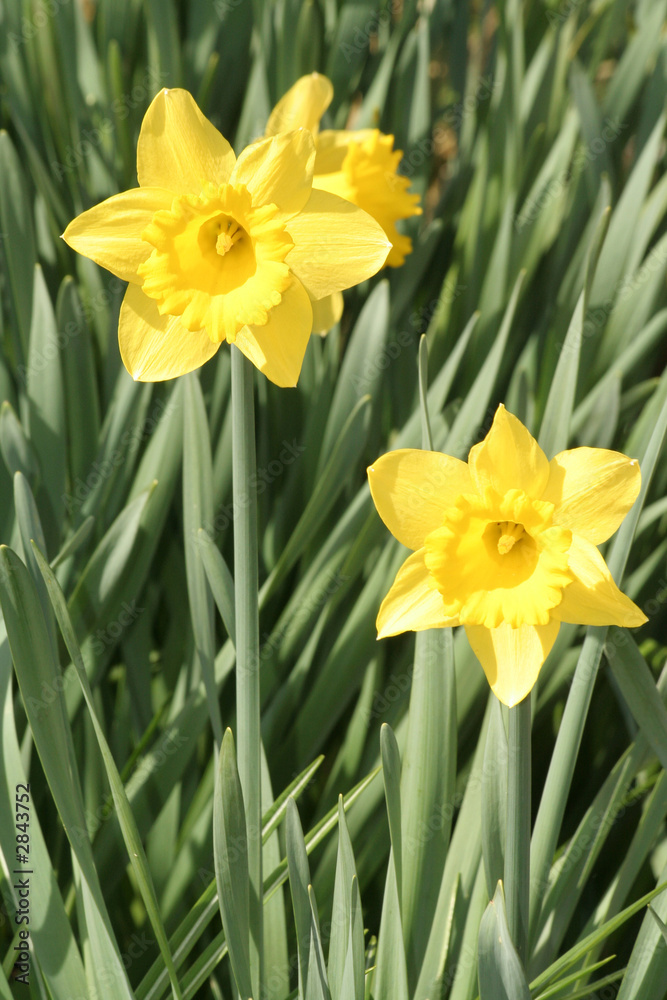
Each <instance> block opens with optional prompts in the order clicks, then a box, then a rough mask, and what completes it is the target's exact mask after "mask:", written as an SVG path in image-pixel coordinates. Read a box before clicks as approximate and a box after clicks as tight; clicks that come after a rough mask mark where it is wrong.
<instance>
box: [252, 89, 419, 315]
mask: <svg viewBox="0 0 667 1000" xmlns="http://www.w3.org/2000/svg"><path fill="white" fill-rule="evenodd" d="M332 98H333V87H332V85H331V82H330V81H329V80H328V79H327V77H326V76H321V75H320V74H319V73H311V74H309V75H308V76H302V77H301V79H300V80H297V82H296V83H295V84H294V86H293V87H291V88H290V89H289V90H288V91H287V93H286V94H285V96H284V97H282V98H281V100H280V101H279V102H278V104H277V105H276V106H275V108H274V109H273V111H272V112H271V117H270V118H269V123H268V125H267V129H266V135H278V134H279V133H280V132H284V131H286V130H289V129H294V128H298V127H299V126H302V127H303V128H307V129H308V130H309V131H310V132H312V134H313V136H314V137H315V150H316V153H315V173H314V177H313V187H315V188H317V189H318V190H320V191H328V192H329V193H331V194H336V195H339V196H340V197H341V198H345V199H346V201H350V202H352V203H353V204H354V205H358V206H359V208H363V210H364V211H365V212H368V214H369V215H372V216H373V218H374V219H376V220H377V222H379V223H380V225H381V226H382V228H383V229H384V231H385V233H386V235H387V238H388V239H389V240H390V241H391V244H392V248H391V250H390V252H389V256H388V257H387V260H386V262H385V263H386V264H387V265H388V266H389V267H400V266H401V264H403V262H404V261H405V257H406V255H407V254H409V253H410V252H411V250H412V241H411V240H410V238H409V237H408V236H404V235H403V234H402V233H399V231H398V230H397V228H396V223H397V221H398V220H399V219H408V218H410V217H411V216H413V215H419V214H420V213H421V208H419V204H418V202H419V195H416V194H410V193H409V192H408V188H409V186H410V181H409V179H408V178H407V177H403V176H401V174H399V173H397V170H398V165H399V163H400V162H401V157H402V156H403V154H402V152H401V151H400V150H394V148H393V145H394V137H393V135H384V134H383V133H382V132H380V131H378V129H360V130H359V131H356V132H354V131H347V130H342V129H335V130H329V131H322V132H320V130H319V128H320V119H321V117H322V115H323V114H324V112H325V111H326V109H327V108H328V107H329V104H330V103H331V100H332ZM342 311H343V299H342V296H341V295H340V294H338V295H334V296H331V297H327V299H326V300H321V301H320V302H319V303H318V304H317V305H316V307H315V310H314V314H315V315H314V327H313V328H314V330H315V331H316V332H318V333H323V332H326V331H327V330H328V329H330V328H331V327H332V326H333V324H334V323H335V322H337V321H338V320H339V319H340V316H341V314H342ZM327 324H328V325H327Z"/></svg>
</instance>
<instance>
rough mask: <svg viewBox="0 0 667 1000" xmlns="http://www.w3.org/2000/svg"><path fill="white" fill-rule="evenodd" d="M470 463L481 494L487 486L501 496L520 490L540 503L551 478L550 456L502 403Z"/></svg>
mask: <svg viewBox="0 0 667 1000" xmlns="http://www.w3.org/2000/svg"><path fill="white" fill-rule="evenodd" d="M468 464H469V465H470V474H471V475H472V477H473V479H474V481H475V485H476V487H477V490H478V491H479V492H480V493H483V491H484V489H485V487H488V486H490V487H491V488H492V489H494V490H495V491H496V493H500V494H501V495H502V494H503V493H506V492H507V491H508V490H511V489H517V490H523V492H524V493H526V494H527V495H528V496H529V497H531V498H532V499H534V500H539V499H540V498H541V497H542V492H543V490H544V488H545V486H546V485H547V481H548V479H549V460H548V459H547V456H546V455H545V454H544V452H543V451H542V449H541V448H540V446H539V445H538V443H537V441H536V440H535V438H534V437H533V436H532V434H531V433H530V431H528V430H527V429H526V428H525V427H524V425H523V424H522V423H521V421H520V420H518V419H517V418H516V417H515V416H514V415H513V414H512V413H508V412H507V410H506V409H505V407H504V406H503V405H502V403H501V405H500V406H499V407H498V409H497V410H496V414H495V416H494V418H493V424H492V426H491V430H490V431H489V433H488V434H487V435H486V437H485V438H484V440H483V441H482V442H481V444H476V445H475V446H474V447H473V448H472V449H471V450H470V454H469V456H468Z"/></svg>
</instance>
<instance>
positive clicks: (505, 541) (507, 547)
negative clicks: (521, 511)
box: [498, 521, 523, 556]
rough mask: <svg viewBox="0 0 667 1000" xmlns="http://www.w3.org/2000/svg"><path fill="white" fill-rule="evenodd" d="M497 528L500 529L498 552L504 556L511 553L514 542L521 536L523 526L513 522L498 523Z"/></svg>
mask: <svg viewBox="0 0 667 1000" xmlns="http://www.w3.org/2000/svg"><path fill="white" fill-rule="evenodd" d="M498 528H499V529H500V538H499V539H498V552H500V554H501V556H504V555H507V553H508V552H511V551H512V549H513V548H514V545H515V544H516V542H518V541H519V539H520V538H521V536H522V535H523V525H522V524H515V523H514V522H513V521H498Z"/></svg>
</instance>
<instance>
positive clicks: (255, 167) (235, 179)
mask: <svg viewBox="0 0 667 1000" xmlns="http://www.w3.org/2000/svg"><path fill="white" fill-rule="evenodd" d="M314 162H315V144H314V142H313V137H312V135H311V134H310V132H307V131H306V130H305V129H298V131H296V132H285V133H281V134H280V135H274V136H271V137H270V138H268V139H260V140H259V142H254V143H253V144H252V145H251V146H247V147H246V148H245V149H244V150H243V152H242V153H241V155H240V156H239V158H238V160H237V161H236V166H235V167H234V171H233V173H232V176H231V181H230V183H232V184H236V183H239V184H244V185H245V187H247V189H248V191H250V194H251V195H252V199H253V203H254V204H256V205H277V206H278V209H279V211H280V213H281V215H282V216H284V217H287V218H289V217H291V216H292V215H296V213H297V212H300V211H301V209H302V208H303V207H304V205H305V204H306V202H307V201H308V199H309V197H310V192H311V188H312V182H313V164H314Z"/></svg>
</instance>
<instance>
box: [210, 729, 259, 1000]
mask: <svg viewBox="0 0 667 1000" xmlns="http://www.w3.org/2000/svg"><path fill="white" fill-rule="evenodd" d="M213 852H214V857H215V879H216V884H217V886H218V903H219V906H220V914H221V916H222V925H223V927H224V929H225V940H226V941H227V947H228V949H229V957H230V960H231V963H232V970H233V972H234V979H235V981H236V986H237V989H238V991H239V993H240V995H241V997H242V1000H251V998H252V995H253V990H252V982H251V974H250V906H249V899H248V893H249V891H250V883H249V878H248V847H247V834H246V815H245V809H244V805H243V792H242V791H241V783H240V780H239V774H238V770H237V766H236V748H235V746H234V738H233V736H232V733H231V730H230V729H227V730H226V731H225V735H224V738H223V741H222V748H221V750H220V755H219V760H218V767H217V773H216V787H215V801H214V815H213Z"/></svg>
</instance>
